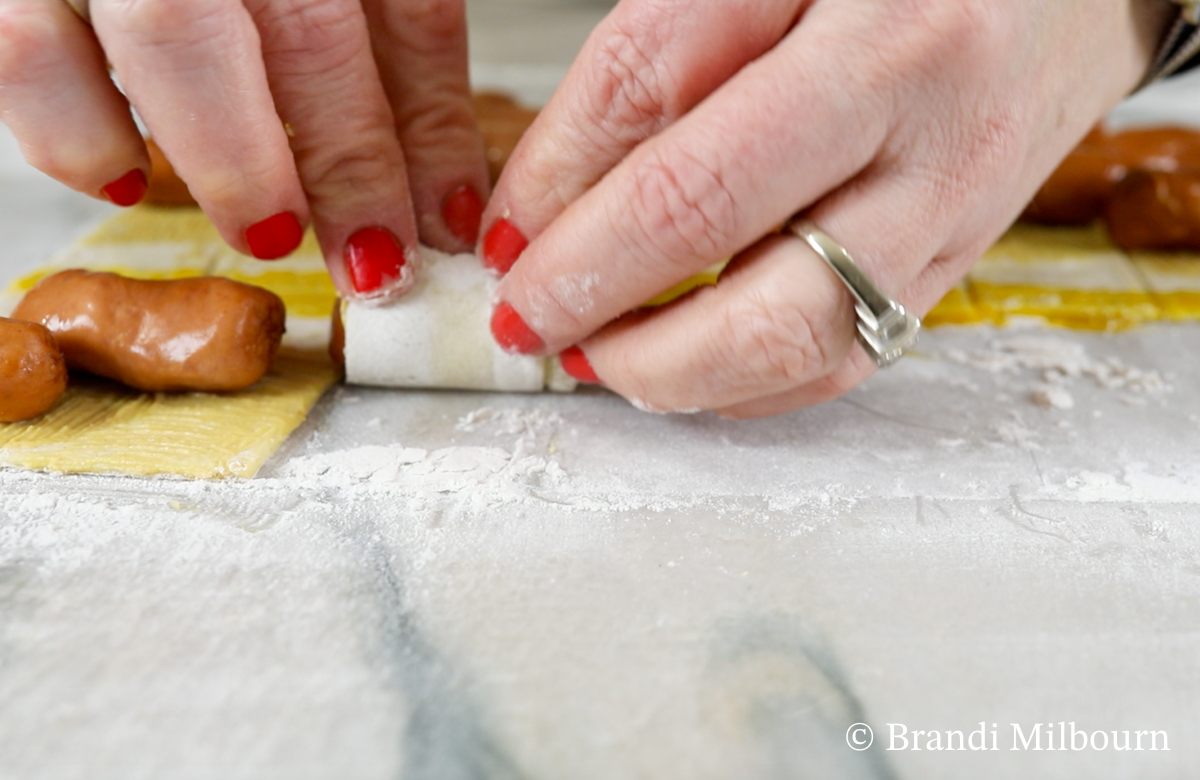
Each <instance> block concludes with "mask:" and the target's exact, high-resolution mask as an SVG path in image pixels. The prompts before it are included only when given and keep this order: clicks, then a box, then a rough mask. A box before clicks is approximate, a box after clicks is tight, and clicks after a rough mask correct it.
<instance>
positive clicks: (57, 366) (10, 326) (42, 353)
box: [0, 317, 67, 423]
mask: <svg viewBox="0 0 1200 780" xmlns="http://www.w3.org/2000/svg"><path fill="white" fill-rule="evenodd" d="M66 389H67V363H66V361H65V360H63V356H62V352H60V351H59V349H58V345H57V344H55V343H54V336H52V335H50V331H48V330H46V328H45V327H43V326H42V325H39V324H37V323H36V322H20V321H18V320H10V319H7V318H5V317H0V423H10V422H18V421H20V420H31V419H33V418H34V417H37V416H38V415H39V414H43V413H45V412H48V411H50V409H51V408H52V407H53V406H54V404H56V403H58V399H59V398H60V397H61V396H62V394H63V391H64V390H66Z"/></svg>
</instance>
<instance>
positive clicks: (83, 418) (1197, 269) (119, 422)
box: [0, 207, 1200, 478]
mask: <svg viewBox="0 0 1200 780" xmlns="http://www.w3.org/2000/svg"><path fill="white" fill-rule="evenodd" d="M75 267H82V268H89V269H93V270H106V271H114V272H117V273H120V274H123V275H126V276H132V277H139V278H150V279H173V278H182V277H189V276H202V275H221V276H227V277H229V278H232V279H236V280H238V281H243V282H248V283H251V284H256V285H259V286H261V287H265V288H266V289H269V290H271V291H272V292H275V293H276V294H278V295H279V296H280V297H281V298H283V300H284V303H285V305H286V306H287V310H288V322H287V325H288V335H287V336H286V337H285V345H289V344H290V345H291V346H292V347H299V348H303V349H308V350H313V351H314V352H310V353H309V354H310V358H309V359H303V358H300V357H297V355H298V354H299V353H293V355H292V356H291V357H285V358H282V359H280V360H278V361H277V363H276V365H275V367H274V368H273V369H272V371H271V372H270V374H269V375H268V376H267V377H265V378H264V379H263V380H262V381H260V382H259V383H257V384H256V385H255V386H254V387H252V388H250V389H248V390H246V391H243V392H241V393H235V394H231V395H212V394H202V393H193V394H182V395H167V394H158V395H153V394H142V393H135V392H132V391H129V390H127V389H123V388H120V387H119V386H117V385H115V384H113V383H109V382H105V381H102V380H89V379H86V378H84V379H81V378H80V377H78V376H77V377H75V378H74V379H73V380H72V382H73V385H72V387H71V389H70V390H69V391H68V393H67V395H66V396H65V397H64V399H63V401H62V402H61V403H60V404H59V406H58V407H57V408H56V409H55V410H53V411H52V412H51V413H50V414H48V415H46V416H44V417H43V418H40V419H38V420H34V421H32V422H28V423H18V424H12V425H8V426H0V463H3V464H7V465H12V466H18V467H23V468H30V469H44V470H49V471H59V472H72V473H75V472H105V473H121V474H133V475H151V474H171V475H179V476H184V477H192V478H219V477H231V476H232V477H251V476H254V474H255V473H256V472H257V471H258V469H259V467H260V466H261V465H262V464H263V463H264V462H265V461H266V460H267V459H268V458H269V457H270V456H271V454H272V453H274V452H275V450H276V449H278V447H279V446H280V444H282V443H283V441H284V440H285V439H286V438H287V436H288V435H289V434H290V433H291V432H292V431H293V430H295V428H296V427H297V426H299V425H300V423H302V422H303V421H304V419H305V417H306V416H307V413H308V411H309V410H310V409H311V408H312V406H313V405H314V404H315V403H316V401H317V400H318V399H319V398H320V397H321V395H322V393H323V392H324V391H325V390H326V389H327V388H328V387H329V386H330V385H331V384H333V383H334V382H335V381H336V378H337V377H336V370H335V369H334V368H333V367H332V365H330V364H329V363H328V361H327V360H325V359H324V358H323V356H321V355H320V351H322V350H323V349H324V346H325V345H326V344H327V342H328V334H329V314H330V312H331V310H332V307H333V306H334V304H335V300H336V293H335V291H334V288H333V286H332V284H331V283H330V281H329V278H328V275H327V274H326V271H325V267H324V261H323V259H322V257H321V254H320V250H319V247H318V246H317V245H316V242H315V241H314V240H313V238H312V236H311V234H310V235H309V236H308V237H306V239H305V242H304V244H303V245H302V246H301V248H300V249H299V250H298V251H297V252H296V254H295V255H293V256H292V257H290V258H288V259H286V260H282V261H277V262H272V263H264V262H261V261H257V260H254V259H251V258H247V257H244V256H242V255H239V254H237V253H236V252H234V251H233V250H231V249H230V248H229V247H228V246H226V244H225V243H224V241H223V240H222V239H221V237H220V236H219V234H218V233H217V231H216V229H215V228H214V227H213V226H212V225H211V223H210V222H209V221H208V219H207V218H206V217H205V216H204V214H203V213H202V212H200V211H199V210H198V209H188V208H182V209H179V208H168V209H163V208H153V207H140V208H135V209H131V210H129V211H125V212H122V213H120V214H118V215H117V216H115V217H113V218H111V219H109V220H107V221H106V222H104V223H103V224H101V225H100V226H99V227H98V228H97V229H96V230H95V231H93V232H92V233H91V234H90V235H88V236H86V237H84V238H82V239H80V240H79V241H77V242H76V243H74V244H73V245H72V246H71V247H69V248H68V249H67V250H66V251H64V252H63V253H62V254H60V255H58V256H57V257H55V258H54V259H53V260H52V261H51V262H50V263H49V264H48V265H47V267H45V268H42V269H39V270H38V271H35V272H34V273H32V274H30V275H28V276H26V277H24V278H22V279H19V280H17V281H15V282H14V283H13V284H12V285H10V286H9V288H8V290H7V291H6V292H5V294H4V298H3V299H2V300H0V313H3V312H6V311H8V310H9V309H11V307H12V306H13V305H15V304H16V302H17V301H18V300H19V299H20V296H21V295H23V294H24V293H25V292H26V291H28V290H29V289H30V288H31V287H32V286H33V285H34V284H36V283H37V281H38V280H40V279H41V278H43V277H44V276H46V275H48V274H50V273H53V272H55V271H57V270H61V269H63V268H75ZM710 277H711V278H706V279H704V280H700V281H699V282H698V283H702V282H707V283H711V282H713V281H715V276H712V275H711V274H710ZM1013 317H1019V318H1022V317H1038V318H1041V319H1043V320H1045V321H1046V322H1048V323H1051V324H1054V325H1059V326H1065V327H1071V328H1079V329H1085V330H1120V329H1124V328H1127V327H1130V326H1133V325H1138V324H1142V323H1148V322H1154V321H1183V320H1196V319H1200V258H1196V257H1194V256H1191V255H1184V254H1151V253H1135V254H1133V255H1128V254H1126V253H1123V252H1121V251H1120V250H1118V249H1116V248H1115V247H1113V246H1112V245H1111V244H1110V243H1109V242H1108V240H1107V237H1106V236H1105V235H1104V233H1103V230H1102V228H1100V227H1099V226H1096V227H1091V228H1083V229H1075V228H1041V227H1032V226H1025V225H1018V226H1016V227H1015V228H1014V229H1013V230H1012V231H1010V232H1009V234H1007V235H1006V236H1005V237H1003V238H1002V239H1001V240H1000V241H999V242H998V243H997V245H996V246H995V247H993V248H992V249H991V250H989V252H988V253H987V255H986V256H985V257H984V258H983V259H982V260H981V261H980V262H979V264H978V265H977V266H976V267H975V269H973V270H972V272H971V274H970V275H969V276H968V277H967V279H966V280H965V281H964V282H963V283H962V284H960V285H959V286H958V287H956V288H955V289H954V290H951V292H950V293H949V294H948V295H947V296H946V298H945V299H944V300H943V301H942V302H941V303H940V304H939V305H938V306H937V307H936V308H935V309H934V310H933V311H932V312H930V314H929V316H928V317H927V321H928V322H929V323H930V324H932V325H937V324H948V323H957V324H969V323H994V324H1002V323H1004V322H1006V321H1008V320H1010V319H1011V318H1013Z"/></svg>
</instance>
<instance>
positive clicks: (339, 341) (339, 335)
mask: <svg viewBox="0 0 1200 780" xmlns="http://www.w3.org/2000/svg"><path fill="white" fill-rule="evenodd" d="M329 357H330V358H331V359H332V360H333V364H334V365H335V366H337V367H338V368H342V369H344V368H345V367H346V326H345V324H344V323H343V322H342V300H341V298H339V299H338V300H336V301H334V303H333V326H332V327H331V328H330V334H329Z"/></svg>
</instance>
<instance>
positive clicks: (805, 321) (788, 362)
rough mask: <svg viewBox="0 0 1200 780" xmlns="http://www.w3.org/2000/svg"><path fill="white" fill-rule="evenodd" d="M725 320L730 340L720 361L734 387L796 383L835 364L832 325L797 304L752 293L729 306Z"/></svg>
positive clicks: (725, 344)
mask: <svg viewBox="0 0 1200 780" xmlns="http://www.w3.org/2000/svg"><path fill="white" fill-rule="evenodd" d="M720 324H721V331H720V332H722V333H727V334H729V338H728V339H727V340H724V341H723V342H722V344H721V345H719V346H718V347H717V348H718V349H719V350H722V351H721V352H719V353H718V354H717V355H716V356H715V357H716V360H715V361H714V362H715V365H716V366H718V367H719V369H720V370H722V371H724V372H726V373H727V374H728V375H727V376H726V377H725V378H724V380H725V381H727V382H728V383H729V384H730V386H735V387H740V386H745V385H746V384H747V383H749V384H752V385H767V386H788V387H791V386H795V385H799V384H801V383H803V382H806V381H809V380H811V379H813V378H814V377H816V376H819V375H820V374H822V373H824V371H825V370H827V367H828V366H829V354H828V352H827V350H826V347H825V344H826V343H827V341H828V336H827V334H826V330H827V328H823V327H820V326H817V325H816V324H815V323H814V321H813V320H812V319H811V317H810V316H809V314H808V313H806V312H804V311H801V310H800V309H798V308H796V307H795V306H789V305H786V304H781V303H780V302H778V301H772V300H769V299H767V298H766V297H764V296H763V295H760V294H750V295H746V296H743V297H742V298H741V299H739V301H738V302H737V304H736V305H734V306H731V307H729V308H727V309H726V310H725V311H724V312H723V314H722V316H721V320H720Z"/></svg>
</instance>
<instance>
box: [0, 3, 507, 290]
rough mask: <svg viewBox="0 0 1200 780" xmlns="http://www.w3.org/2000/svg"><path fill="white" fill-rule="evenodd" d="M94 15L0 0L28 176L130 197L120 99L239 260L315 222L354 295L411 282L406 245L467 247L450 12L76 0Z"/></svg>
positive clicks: (139, 152)
mask: <svg viewBox="0 0 1200 780" xmlns="http://www.w3.org/2000/svg"><path fill="white" fill-rule="evenodd" d="M90 17H91V25H92V26H89V25H88V24H87V23H85V22H84V20H83V19H82V18H80V17H79V16H78V15H76V13H75V12H74V11H73V10H72V8H71V7H70V6H68V5H67V4H66V2H64V1H63V0H3V2H0V119H2V120H3V121H4V123H5V124H7V125H8V126H9V127H10V128H11V129H12V131H13V132H14V133H15V135H16V137H17V139H18V141H19V142H20V144H21V147H22V150H23V152H24V154H25V157H26V159H27V160H28V161H29V162H30V163H31V164H33V165H34V166H36V167H37V168H40V169H41V170H42V171H45V172H46V173H48V174H50V175H51V176H53V177H54V178H56V179H58V180H60V181H62V182H64V183H65V184H67V185H69V186H71V187H73V188H75V189H77V190H79V191H81V192H85V193H88V194H90V195H95V196H103V197H107V198H108V199H110V200H112V201H114V202H116V203H118V204H121V205H130V204H132V203H134V202H137V201H138V200H139V199H140V198H141V195H142V193H143V192H144V190H145V182H146V174H147V172H148V171H149V165H150V162H149V158H148V156H147V152H146V147H145V144H144V143H143V141H142V137H141V134H140V133H139V132H138V128H137V127H136V125H135V124H134V120H133V117H132V115H131V113H130V103H132V104H133V106H134V107H136V109H137V111H138V114H139V115H140V117H141V118H142V119H143V121H144V122H145V124H146V126H147V127H148V128H149V130H150V133H151V135H152V136H153V137H154V139H155V140H156V141H157V142H158V143H159V145H160V146H161V147H162V148H163V150H164V151H165V152H166V154H167V156H168V157H169V158H170V160H171V161H172V163H173V164H174V166H175V168H176V170H177V172H178V173H179V174H180V176H181V177H182V178H183V179H184V181H186V182H187V184H188V186H189V188H190V189H191V192H192V194H193V195H194V196H195V198H196V200H197V201H198V202H199V203H200V205H201V206H202V207H203V208H204V210H205V211H206V212H207V213H208V215H209V216H210V217H211V218H212V220H213V222H214V223H215V224H216V226H217V228H218V229H219V230H220V231H221V234H222V235H223V236H224V237H225V239H226V240H227V241H228V242H229V244H230V245H231V246H233V247H234V248H235V249H238V250H240V251H242V252H245V253H248V254H253V255H255V256H257V257H260V258H264V259H271V258H275V257H281V256H283V255H286V254H288V253H290V252H291V251H292V250H294V249H295V248H296V247H297V246H298V245H299V243H300V239H301V233H302V228H303V226H304V225H305V224H307V223H308V222H309V221H311V222H312V223H313V225H314V226H315V228H316V233H317V237H318V238H319V240H320V242H321V246H322V248H323V250H324V253H325V256H326V260H327V262H328V265H329V270H330V273H331V275H332V276H333V279H334V281H335V283H336V284H337V286H338V288H339V289H340V290H341V291H342V292H343V293H345V294H349V295H353V296H356V297H360V298H362V297H390V296H394V295H398V294H400V293H401V292H403V290H404V288H405V287H406V286H407V285H409V284H411V282H412V279H413V273H412V271H413V269H412V265H411V264H412V262H413V259H414V258H415V252H414V250H415V248H416V244H417V241H418V237H419V238H420V239H421V240H422V241H424V242H426V243H428V244H431V245H434V246H437V247H439V248H442V249H445V250H450V251H463V250H465V249H468V248H470V247H471V246H473V245H474V243H475V240H476V238H477V233H478V226H479V215H480V213H481V211H482V209H483V203H484V199H485V198H486V197H487V194H488V179H487V169H486V166H485V162H484V159H483V152H482V144H481V142H480V139H479V136H478V132H477V131H476V129H475V119H474V114H473V112H472V108H471V102H470V90H469V87H468V82H467V57H466V34H465V15H464V11H463V3H462V0H244V1H243V0H91V8H90ZM106 60H107V62H108V63H111V65H112V68H113V70H114V71H115V72H116V75H117V77H118V78H119V80H120V83H121V86H122V88H123V90H124V94H122V92H120V91H118V90H117V88H116V87H115V86H114V85H113V83H112V81H111V80H110V78H109V75H108V70H107V67H106ZM126 96H128V97H126Z"/></svg>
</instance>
